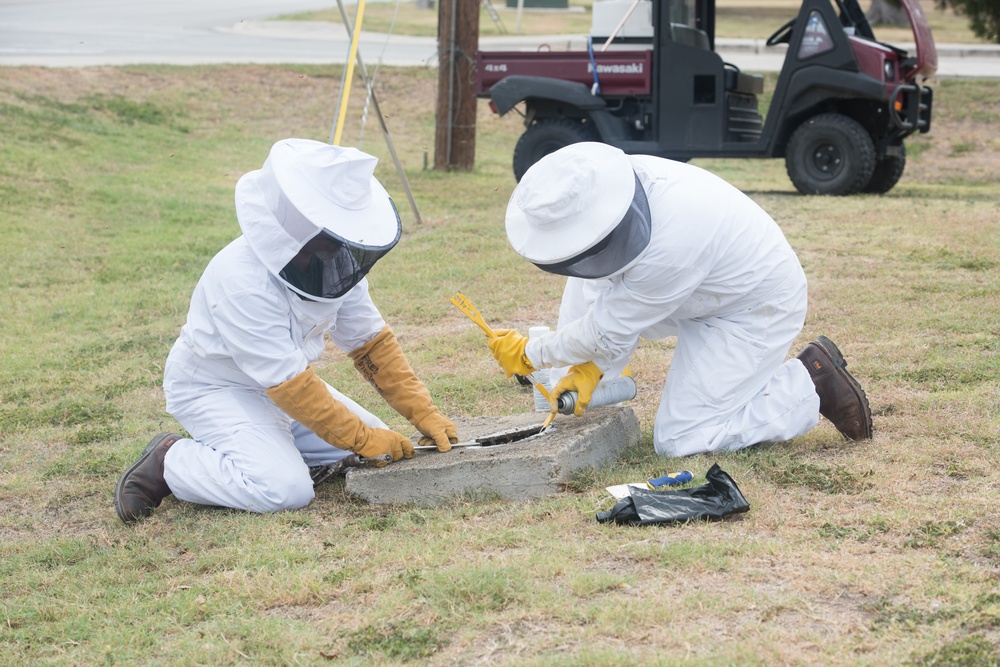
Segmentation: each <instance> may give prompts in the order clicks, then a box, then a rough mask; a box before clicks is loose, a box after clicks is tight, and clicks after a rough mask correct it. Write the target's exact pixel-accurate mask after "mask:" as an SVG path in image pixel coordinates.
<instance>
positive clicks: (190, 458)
mask: <svg viewBox="0 0 1000 667" xmlns="http://www.w3.org/2000/svg"><path fill="white" fill-rule="evenodd" d="M168 373H169V368H168ZM170 386H171V395H170V397H169V399H170V400H169V404H170V407H171V410H172V415H173V416H174V418H175V419H177V421H178V422H179V423H180V424H181V425H182V426H183V427H184V428H185V429H186V430H187V432H188V433H190V434H191V436H192V439H183V440H178V441H177V442H176V443H174V444H173V446H171V448H170V449H169V450H168V452H167V455H166V457H165V459H164V466H163V474H164V478H165V479H166V482H167V485H168V486H169V487H170V490H171V491H172V492H173V494H174V496H176V497H177V498H178V499H180V500H184V501H187V502H192V503H197V504H200V505H214V506H219V507H230V508H234V509H243V510H249V511H251V512H261V513H264V512H278V511H282V510H293V509H299V508H302V507H305V506H306V505H308V504H309V503H310V502H312V500H313V497H314V493H313V485H312V479H311V478H310V476H309V467H310V466H317V465H328V464H331V463H334V462H336V461H339V460H340V459H342V458H344V457H345V456H348V455H349V454H350V452H348V451H346V450H343V449H338V448H336V447H333V446H332V445H330V444H328V443H326V442H325V441H324V440H323V439H321V438H320V437H319V436H317V435H316V434H315V433H313V432H312V431H310V430H308V429H307V428H305V427H304V426H302V425H301V424H299V423H298V422H295V421H293V420H291V419H290V418H289V417H288V416H287V415H286V414H285V413H284V412H282V411H281V409H279V408H278V407H277V406H276V405H275V404H274V403H273V402H272V401H271V400H270V399H269V398H268V397H267V394H266V393H264V391H263V390H257V389H252V388H249V387H240V386H211V385H207V384H200V385H192V384H184V385H181V384H178V383H177V382H174V383H172V384H171V385H170ZM327 388H328V389H329V391H330V393H331V395H333V397H334V398H335V399H336V400H338V401H340V402H341V403H343V404H344V405H346V406H347V407H348V408H349V409H350V410H351V411H352V412H354V413H355V414H356V415H358V416H359V417H360V418H361V420H362V421H363V422H365V423H366V424H367V425H369V426H371V427H374V428H386V425H385V423H384V422H382V420H381V419H379V418H378V417H376V416H375V415H373V414H371V413H369V412H368V411H367V410H365V409H364V408H362V407H361V406H360V405H358V404H357V403H356V402H354V401H352V400H351V399H350V398H348V397H346V396H344V395H343V394H341V393H340V392H338V391H337V390H336V389H334V388H333V387H330V385H327Z"/></svg>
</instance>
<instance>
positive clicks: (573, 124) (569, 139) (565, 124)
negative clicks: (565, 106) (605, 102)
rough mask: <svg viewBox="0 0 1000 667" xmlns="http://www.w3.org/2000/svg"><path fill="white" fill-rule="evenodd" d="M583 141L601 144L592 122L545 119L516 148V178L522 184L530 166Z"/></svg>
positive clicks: (530, 130) (530, 127)
mask: <svg viewBox="0 0 1000 667" xmlns="http://www.w3.org/2000/svg"><path fill="white" fill-rule="evenodd" d="M581 141H600V136H599V135H598V134H597V130H595V129H594V126H593V125H591V124H590V123H585V122H581V121H579V120H573V119H571V118H543V119H542V120H539V121H538V122H536V123H532V124H531V125H529V126H528V129H527V130H525V131H524V134H522V135H521V138H520V139H518V140H517V145H516V146H514V178H516V179H517V180H518V181H520V180H521V177H522V176H524V172H526V171H528V167H530V166H531V165H533V164H535V163H536V162H538V161H539V160H541V159H542V158H543V157H545V156H546V155H548V154H549V153H552V152H554V151H557V150H559V149H560V148H563V147H564V146H569V145H570V144H575V143H579V142H581Z"/></svg>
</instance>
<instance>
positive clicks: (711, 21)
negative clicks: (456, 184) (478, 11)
mask: <svg viewBox="0 0 1000 667" xmlns="http://www.w3.org/2000/svg"><path fill="white" fill-rule="evenodd" d="M607 2H614V4H615V5H617V6H618V7H619V8H621V7H623V6H624V7H625V8H629V11H628V12H626V11H625V10H624V9H622V10H621V11H619V12H618V14H617V15H616V16H617V17H620V18H621V20H620V21H617V30H616V31H607V32H605V34H604V35H597V36H595V33H599V32H600V29H599V27H598V26H597V25H596V23H597V13H598V11H599V10H600V9H601V8H602V7H604V6H605V3H607ZM901 3H902V6H903V8H904V9H905V10H906V13H907V15H908V16H909V19H910V25H911V27H912V30H913V37H914V45H915V53H913V54H910V53H907V52H906V51H904V50H903V49H900V48H897V47H896V46H892V45H890V44H886V43H884V42H880V41H878V40H877V39H876V38H875V35H874V34H873V32H872V28H871V26H870V25H869V23H868V20H867V19H866V17H865V14H864V12H863V11H862V9H861V7H860V6H859V4H858V0H804V2H803V3H802V6H801V8H800V10H799V13H798V15H797V16H796V17H794V18H792V19H791V20H789V21H788V22H787V23H785V24H784V25H782V26H781V27H779V28H778V29H777V30H776V31H775V32H774V34H772V35H771V36H770V37H769V38H768V39H767V42H766V44H767V45H768V46H777V45H781V44H787V51H786V55H785V58H784V62H783V64H782V68H781V72H780V74H779V75H778V79H777V83H776V85H775V88H774V91H773V94H772V96H771V99H770V105H769V108H768V110H767V118H766V121H765V119H764V117H763V116H762V115H761V113H760V110H759V99H760V97H761V95H762V94H763V91H764V78H763V77H761V76H758V75H754V74H748V73H746V72H742V71H740V70H739V69H738V68H737V67H736V66H734V65H732V64H729V63H726V62H724V61H723V59H722V57H721V56H720V55H719V54H718V53H717V52H716V51H715V0H628V1H626V2H624V3H622V2H621V0H597V2H595V3H594V12H595V19H594V20H595V27H594V28H592V30H591V35H590V37H589V39H588V46H587V48H585V49H579V50H567V51H551V50H549V51H479V52H477V54H476V57H477V67H476V70H477V80H476V93H477V95H478V96H480V97H486V98H489V99H490V106H491V108H492V109H493V110H494V111H495V112H496V113H498V114H500V115H503V114H506V113H507V112H508V111H510V110H511V109H514V108H515V107H517V108H518V110H519V111H520V110H521V107H518V105H520V104H522V103H523V111H522V113H523V115H524V125H525V132H524V134H523V135H522V136H521V137H520V139H519V140H518V142H517V145H516V147H515V148H514V159H513V166H514V176H515V178H516V179H517V180H520V179H521V176H522V175H523V174H524V172H525V171H526V170H527V169H528V167H530V166H531V165H532V164H534V163H535V162H536V161H537V160H539V159H540V158H541V157H543V156H544V155H547V154H548V153H551V152H552V151H554V150H557V149H559V148H561V147H563V146H565V145H568V144H571V143H575V142H578V141H602V142H605V143H608V144H611V145H613V146H617V147H618V148H621V149H622V150H623V151H625V152H626V153H633V154H634V153H643V154H649V155H657V156H660V157H665V158H671V159H674V160H689V159H691V158H696V157H752V158H780V157H783V158H785V164H786V168H787V171H788V176H789V177H790V178H791V181H792V183H793V184H794V185H795V187H796V188H797V189H798V190H799V191H800V192H802V193H806V194H828V195H849V194H854V193H858V192H871V193H884V192H888V191H889V190H890V189H892V187H893V186H894V185H896V183H897V182H898V181H899V178H900V176H901V175H902V174H903V169H904V167H905V165H906V148H905V146H904V140H905V139H906V138H907V137H908V136H910V135H911V134H913V133H914V132H927V131H928V130H929V129H930V126H931V106H932V97H933V95H932V90H931V88H930V87H928V86H926V85H924V82H925V80H926V79H927V78H929V77H930V76H932V75H933V74H934V72H935V71H936V69H937V51H936V49H935V46H934V39H933V36H932V35H931V30H930V27H929V25H928V23H927V17H926V15H925V14H924V13H923V11H922V9H921V7H920V4H919V0H901ZM636 9H638V12H636V11H635V10H636ZM602 13H603V14H605V15H606V14H607V13H608V12H607V11H603V12H602ZM623 26H624V27H628V26H631V27H629V28H628V29H626V30H622V28H623Z"/></svg>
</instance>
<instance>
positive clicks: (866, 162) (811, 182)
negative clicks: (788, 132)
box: [785, 113, 875, 195]
mask: <svg viewBox="0 0 1000 667" xmlns="http://www.w3.org/2000/svg"><path fill="white" fill-rule="evenodd" d="M785 168H786V169H787V171H788V177H789V178H791V179H792V183H793V184H794V185H795V188H796V189H797V190H798V191H799V192H801V193H802V194H807V195H852V194H855V193H857V192H860V191H861V189H862V188H864V187H865V186H866V185H867V184H868V182H869V181H870V180H871V178H872V173H873V172H874V171H875V144H874V143H873V142H872V138H871V136H870V135H869V134H868V132H866V131H865V128H864V127H862V126H861V123H859V122H857V121H856V120H854V119H853V118H849V117H847V116H844V115H841V114H839V113H824V114H820V115H818V116H813V117H812V118H810V119H809V120H807V121H806V122H804V123H802V124H801V125H799V127H798V128H796V130H795V131H794V132H793V133H792V137H791V139H789V140H788V149H787V151H786V154H785Z"/></svg>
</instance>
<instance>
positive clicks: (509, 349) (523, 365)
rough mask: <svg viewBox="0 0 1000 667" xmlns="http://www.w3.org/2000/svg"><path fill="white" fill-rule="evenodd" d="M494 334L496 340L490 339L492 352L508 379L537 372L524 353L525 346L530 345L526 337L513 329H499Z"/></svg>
mask: <svg viewBox="0 0 1000 667" xmlns="http://www.w3.org/2000/svg"><path fill="white" fill-rule="evenodd" d="M493 333H495V334H496V338H491V339H490V342H489V346H490V352H492V353H493V358H494V359H496V360H497V363H498V364H500V368H501V369H502V370H503V372H504V373H506V374H507V377H512V376H514V375H527V374H528V373H534V372H535V367H534V366H532V365H531V362H530V361H529V360H528V356H527V355H526V354H525V353H524V346H525V345H527V344H528V338H527V337H526V336H522V335H521V334H519V333H518V332H516V331H514V330H513V329H499V330H497V331H494V332H493Z"/></svg>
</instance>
